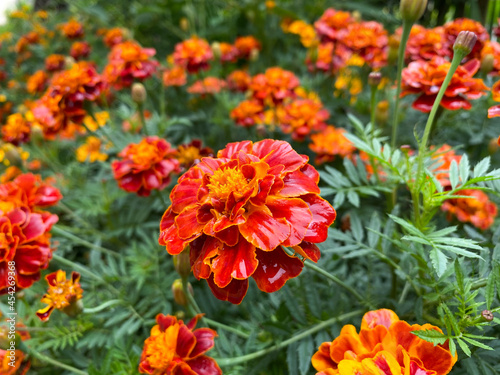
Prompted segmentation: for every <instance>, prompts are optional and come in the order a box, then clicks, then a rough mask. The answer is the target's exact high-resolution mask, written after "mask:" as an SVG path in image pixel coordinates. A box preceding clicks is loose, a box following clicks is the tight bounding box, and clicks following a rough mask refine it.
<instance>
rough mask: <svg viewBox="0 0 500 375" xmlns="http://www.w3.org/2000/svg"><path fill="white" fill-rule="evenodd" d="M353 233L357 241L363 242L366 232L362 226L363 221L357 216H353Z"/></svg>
mask: <svg viewBox="0 0 500 375" xmlns="http://www.w3.org/2000/svg"><path fill="white" fill-rule="evenodd" d="M351 232H352V236H353V237H354V239H356V241H358V242H363V238H364V230H363V226H362V225H361V220H360V219H359V217H358V216H357V215H351Z"/></svg>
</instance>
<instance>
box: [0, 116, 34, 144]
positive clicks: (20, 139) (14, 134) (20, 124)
mask: <svg viewBox="0 0 500 375" xmlns="http://www.w3.org/2000/svg"><path fill="white" fill-rule="evenodd" d="M30 134H31V128H30V124H29V123H28V122H27V121H26V120H25V119H24V117H23V115H21V114H20V113H14V114H12V115H10V116H9V117H7V123H6V124H5V125H3V126H2V139H3V140H4V141H5V142H9V143H12V144H14V145H16V146H19V144H20V143H25V142H28V141H29V139H30Z"/></svg>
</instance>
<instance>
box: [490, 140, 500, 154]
mask: <svg viewBox="0 0 500 375" xmlns="http://www.w3.org/2000/svg"><path fill="white" fill-rule="evenodd" d="M499 141H500V138H498V139H497V138H491V139H490V141H489V143H488V152H489V153H490V155H492V154H494V153H495V152H497V151H498V149H500V143H499Z"/></svg>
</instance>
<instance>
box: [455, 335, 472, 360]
mask: <svg viewBox="0 0 500 375" xmlns="http://www.w3.org/2000/svg"><path fill="white" fill-rule="evenodd" d="M457 342H458V345H460V347H461V348H462V350H463V352H464V353H465V355H466V356H467V357H470V354H471V352H470V349H469V347H468V346H467V344H466V343H465V342H463V341H462V340H460V339H457Z"/></svg>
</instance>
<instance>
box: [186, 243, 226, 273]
mask: <svg viewBox="0 0 500 375" xmlns="http://www.w3.org/2000/svg"><path fill="white" fill-rule="evenodd" d="M219 247H222V243H221V242H220V241H219V240H218V239H216V238H214V237H208V236H201V237H200V238H197V239H196V240H194V241H193V242H192V243H191V250H190V253H189V256H190V262H191V267H192V270H193V275H194V276H195V277H196V278H197V279H198V280H199V279H207V278H208V277H209V276H210V273H211V269H210V263H211V259H212V258H213V257H215V256H216V255H217V254H218V252H219Z"/></svg>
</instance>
